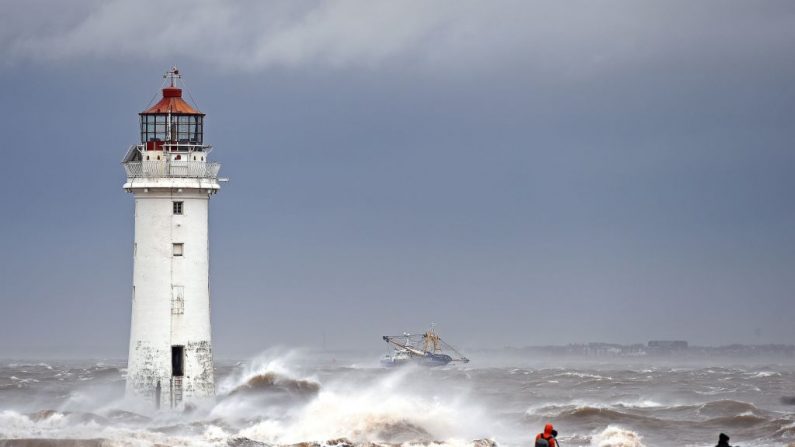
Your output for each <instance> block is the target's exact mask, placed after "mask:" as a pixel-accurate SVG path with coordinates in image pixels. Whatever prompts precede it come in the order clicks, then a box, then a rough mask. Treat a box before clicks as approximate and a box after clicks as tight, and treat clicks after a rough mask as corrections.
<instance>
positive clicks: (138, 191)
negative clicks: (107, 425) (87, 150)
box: [123, 67, 220, 408]
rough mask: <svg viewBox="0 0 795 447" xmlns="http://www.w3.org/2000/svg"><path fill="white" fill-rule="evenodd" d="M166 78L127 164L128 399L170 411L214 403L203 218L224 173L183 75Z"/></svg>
mask: <svg viewBox="0 0 795 447" xmlns="http://www.w3.org/2000/svg"><path fill="white" fill-rule="evenodd" d="M164 77H165V78H166V82H165V83H164V85H165V87H164V88H163V90H162V93H163V95H162V98H161V99H160V100H159V101H158V102H157V103H155V104H154V105H152V106H151V107H149V108H148V109H146V110H144V111H143V112H141V113H140V114H139V116H140V141H139V142H138V143H137V144H134V145H132V146H131V147H130V148H129V149H128V151H127V153H126V155H125V157H124V160H123V165H124V169H125V171H126V173H127V181H126V182H125V183H124V189H125V191H127V192H129V193H132V195H133V197H134V198H135V238H134V242H133V247H132V253H133V285H132V322H131V326H130V351H129V360H128V365H127V395H128V396H139V397H142V398H145V399H147V400H149V401H154V402H155V403H156V405H157V406H158V407H161V406H162V407H166V408H167V407H172V408H173V407H179V406H180V405H182V404H183V403H184V402H187V401H191V400H194V401H196V400H200V399H206V398H212V397H213V396H214V395H215V385H214V378H213V352H212V343H211V337H210V332H211V331H210V288H209V266H210V258H209V254H210V250H209V238H208V235H209V233H208V210H209V201H210V197H211V196H212V195H214V194H215V193H216V192H218V190H219V189H220V185H219V183H218V170H219V168H220V165H219V164H218V163H214V162H211V161H210V160H209V159H208V156H209V155H210V152H211V151H212V146H210V145H207V144H205V143H204V117H205V115H204V114H203V113H201V112H200V111H199V110H197V109H196V108H195V107H194V106H191V105H190V104H188V103H187V102H186V101H185V100H184V99H183V96H182V88H180V87H181V86H182V83H181V76H180V73H179V70H177V69H176V67H175V68H172V69H171V70H170V71H168V72H167V73H166V74H165V75H164Z"/></svg>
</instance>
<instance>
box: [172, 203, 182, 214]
mask: <svg viewBox="0 0 795 447" xmlns="http://www.w3.org/2000/svg"><path fill="white" fill-rule="evenodd" d="M174 214H182V202H174Z"/></svg>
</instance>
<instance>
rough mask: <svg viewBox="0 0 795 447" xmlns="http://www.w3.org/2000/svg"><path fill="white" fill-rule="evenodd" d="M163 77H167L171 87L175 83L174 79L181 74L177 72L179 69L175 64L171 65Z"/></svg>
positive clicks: (178, 77)
mask: <svg viewBox="0 0 795 447" xmlns="http://www.w3.org/2000/svg"><path fill="white" fill-rule="evenodd" d="M163 78H168V80H169V82H170V83H171V87H174V86H175V85H174V84H175V81H174V80H175V79H180V78H182V76H181V75H180V74H179V69H178V68H177V66H176V65H174V66H172V67H171V70H168V71H167V72H166V73H165V74H164V75H163Z"/></svg>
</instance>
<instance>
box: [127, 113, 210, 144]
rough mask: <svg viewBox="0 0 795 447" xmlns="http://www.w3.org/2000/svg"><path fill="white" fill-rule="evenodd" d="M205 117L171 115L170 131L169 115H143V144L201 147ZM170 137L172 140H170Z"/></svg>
mask: <svg viewBox="0 0 795 447" xmlns="http://www.w3.org/2000/svg"><path fill="white" fill-rule="evenodd" d="M203 118H204V117H203V116H202V115H188V114H182V115H180V114H173V113H172V114H171V129H170V132H169V129H168V127H169V126H168V121H169V120H168V114H163V113H152V114H142V115H141V143H143V144H146V143H147V142H150V141H156V142H167V143H178V144H188V145H201V144H202V140H203V138H202V137H203V121H204V120H203ZM169 136H170V138H169Z"/></svg>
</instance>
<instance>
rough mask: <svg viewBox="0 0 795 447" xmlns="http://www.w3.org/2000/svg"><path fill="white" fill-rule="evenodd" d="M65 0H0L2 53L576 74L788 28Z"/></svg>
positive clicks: (691, 9) (259, 66) (679, 11)
mask: <svg viewBox="0 0 795 447" xmlns="http://www.w3.org/2000/svg"><path fill="white" fill-rule="evenodd" d="M70 5H72V6H71V7H70V8H65V7H64V6H63V5H60V4H59V3H57V2H56V3H51V4H50V3H42V2H33V3H26V2H16V3H13V2H12V3H11V4H8V5H7V6H6V8H8V9H9V10H12V9H13V11H12V12H13V13H12V14H4V16H5V19H2V20H3V21H4V22H5V23H3V25H4V26H3V27H2V28H4V29H5V31H0V33H2V34H0V45H2V47H3V52H4V53H7V54H8V55H10V59H11V60H17V61H18V60H34V61H56V62H57V61H67V60H74V59H85V58H93V59H99V60H105V59H107V60H144V61H149V60H153V59H154V60H157V61H164V62H170V61H173V60H175V59H179V60H185V59H190V60H195V61H200V62H202V63H205V64H208V65H214V66H217V67H218V68H220V69H223V70H235V71H237V70H242V71H260V70H263V69H269V68H273V67H288V68H294V67H312V68H316V67H321V68H346V67H356V68H377V67H382V66H388V67H391V66H401V67H402V66H405V65H409V66H418V67H421V68H424V69H429V70H431V71H433V70H444V71H445V72H450V71H453V72H459V71H461V72H464V73H462V74H463V75H465V73H466V72H467V71H469V70H484V69H490V68H495V67H496V68H497V69H499V68H500V67H502V68H504V67H505V64H506V63H507V64H511V65H513V64H521V65H525V66H529V67H532V69H533V70H536V71H539V72H542V73H549V72H551V73H554V74H555V75H556V76H562V77H563V78H567V77H574V78H581V77H587V76H591V75H593V74H594V73H596V74H598V73H603V72H608V73H609V72H612V71H613V70H615V68H616V67H617V66H626V65H638V66H649V62H651V61H654V60H664V61H668V62H679V63H683V64H688V63H696V62H698V61H697V60H694V58H691V59H688V57H687V56H688V54H691V50H692V49H693V43H694V42H698V43H699V45H698V47H699V48H700V49H701V50H702V51H703V50H704V48H707V49H711V50H712V51H714V52H715V57H720V54H721V53H722V52H726V51H747V50H749V49H754V48H758V47H759V46H764V45H767V44H771V43H775V42H780V41H781V37H782V35H789V36H793V35H794V34H795V23H794V22H793V18H792V17H793V16H792V13H791V9H792V8H789V7H787V6H786V5H781V6H778V5H775V4H773V5H772V6H767V7H766V8H757V7H751V6H749V4H747V3H729V2H703V3H699V4H697V5H695V6H694V5H691V4H690V3H688V2H658V3H638V2H624V1H619V2H599V3H593V2H577V3H574V4H565V5H562V4H560V3H559V2H519V1H505V2H497V3H495V2H472V1H452V0H447V1H435V2H425V1H407V2H373V1H349V0H343V1H329V2H310V1H298V2H287V1H274V2H257V1H240V2H214V1H202V2H196V1H190V0H174V1H169V2H160V1H157V0H114V1H108V2H93V1H83V2H82V3H78V4H77V5H73V4H72V3H71V2H70ZM62 9H63V10H62ZM766 9H775V10H776V11H774V12H776V13H777V12H779V11H777V10H778V9H781V14H777V15H776V14H773V15H774V16H775V17H773V20H770V19H771V14H770V11H767V10H766ZM42 12H46V13H42ZM705 24H707V25H708V26H705ZM698 55H699V57H700V56H701V55H702V53H700V52H699V53H698ZM695 59H697V58H695ZM651 65H653V63H652V64H651ZM683 68H684V67H683Z"/></svg>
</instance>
